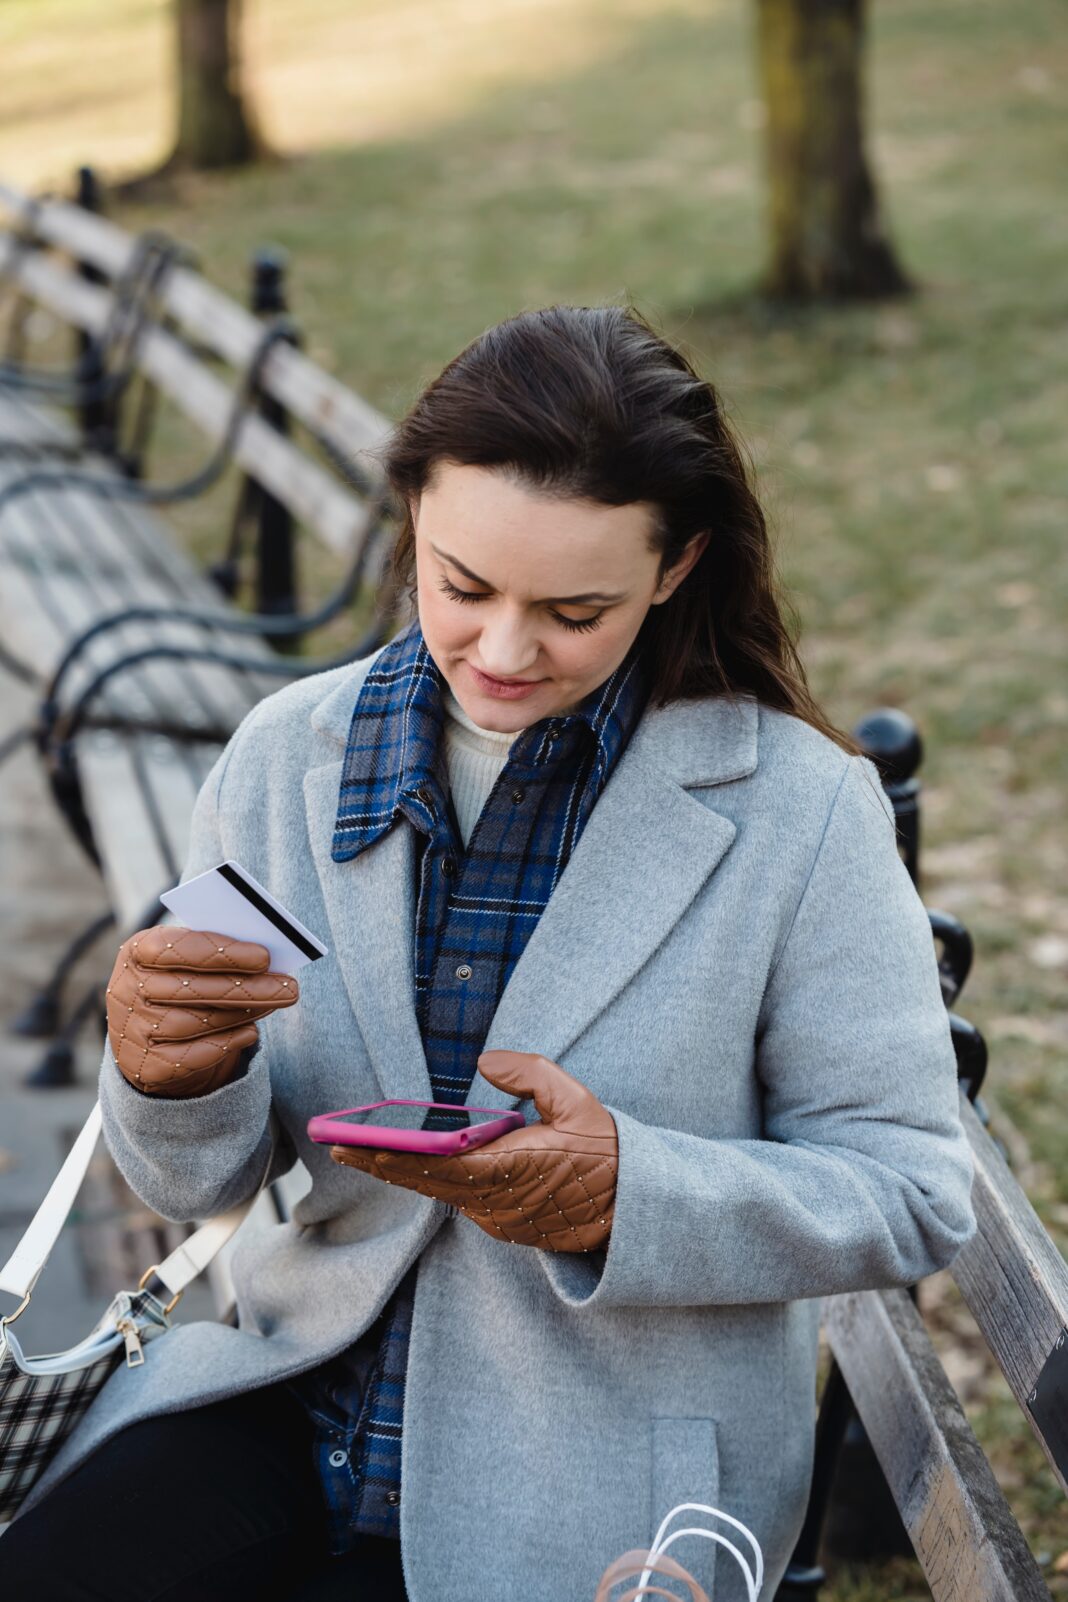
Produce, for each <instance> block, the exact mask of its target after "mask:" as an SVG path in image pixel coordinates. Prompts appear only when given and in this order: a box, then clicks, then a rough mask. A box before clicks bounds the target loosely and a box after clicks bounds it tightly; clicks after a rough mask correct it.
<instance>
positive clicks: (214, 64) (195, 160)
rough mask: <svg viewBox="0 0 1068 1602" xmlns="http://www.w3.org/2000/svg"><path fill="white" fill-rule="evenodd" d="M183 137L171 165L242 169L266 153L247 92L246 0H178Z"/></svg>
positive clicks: (177, 23)
mask: <svg viewBox="0 0 1068 1602" xmlns="http://www.w3.org/2000/svg"><path fill="white" fill-rule="evenodd" d="M174 18H175V24H176V33H177V44H178V58H177V68H178V136H177V139H176V141H175V146H174V150H173V151H172V153H171V156H170V159H169V161H168V163H167V165H168V167H172V168H173V167H176V166H177V167H192V168H195V169H197V170H198V171H199V170H206V169H208V168H212V167H239V166H242V165H243V164H245V163H246V162H251V161H255V160H256V158H257V156H259V155H260V154H262V144H261V141H260V138H259V135H258V133H257V130H256V126H255V120H254V118H253V116H252V114H251V112H250V111H249V109H248V108H247V107H246V105H245V102H244V98H243V95H242V90H241V70H240V62H241V52H240V36H241V0H174Z"/></svg>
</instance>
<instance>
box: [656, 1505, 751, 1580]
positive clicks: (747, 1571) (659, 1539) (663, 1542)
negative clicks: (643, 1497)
mask: <svg viewBox="0 0 1068 1602" xmlns="http://www.w3.org/2000/svg"><path fill="white" fill-rule="evenodd" d="M686 1512H692V1513H707V1514H708V1515H709V1517H711V1518H715V1519H724V1520H725V1521H726V1523H728V1524H731V1525H733V1526H734V1528H735V1529H736V1530H740V1531H741V1533H742V1534H743V1535H744V1536H745V1538H746V1540H747V1541H748V1542H749V1544H750V1545H751V1546H752V1548H753V1551H754V1553H755V1554H756V1574H755V1575H754V1573H753V1570H752V1569H751V1568H750V1567H749V1560H748V1558H746V1557H743V1556H742V1553H741V1552H740V1551H739V1550H738V1548H737V1547H736V1546H735V1544H734V1542H733V1541H729V1540H728V1539H727V1537H726V1536H725V1535H720V1534H719V1533H718V1532H717V1531H715V1530H704V1529H701V1528H700V1527H699V1526H694V1527H692V1528H690V1529H685V1530H675V1531H674V1532H673V1533H672V1534H671V1535H669V1536H667V1537H666V1538H665V1531H666V1530H667V1527H668V1525H669V1524H670V1523H671V1521H672V1519H673V1518H674V1517H675V1514H676V1513H686ZM683 1535H701V1536H703V1537H704V1539H705V1540H706V1541H716V1542H717V1543H718V1544H719V1545H720V1546H725V1547H726V1548H727V1551H728V1552H730V1553H731V1554H732V1555H733V1556H734V1557H736V1558H737V1559H738V1562H739V1563H740V1565H741V1568H742V1573H743V1574H744V1575H745V1585H746V1590H747V1591H748V1592H749V1602H757V1598H758V1597H759V1595H760V1587H761V1586H762V1585H763V1583H764V1554H763V1553H762V1552H761V1550H760V1542H759V1541H758V1540H757V1538H756V1536H755V1535H754V1534H753V1532H752V1530H750V1529H749V1528H748V1526H747V1525H745V1524H743V1523H742V1521H741V1519H736V1518H733V1517H732V1516H731V1514H730V1513H723V1512H721V1510H720V1509H719V1508H718V1507H707V1506H706V1505H705V1503H704V1502H680V1503H679V1505H678V1507H673V1508H672V1509H671V1512H670V1513H668V1514H667V1516H666V1517H665V1518H664V1519H663V1520H662V1521H661V1524H660V1528H659V1529H658V1530H657V1532H656V1538H655V1539H654V1541H653V1544H652V1546H651V1547H650V1548H649V1556H650V1557H651V1558H656V1557H659V1556H660V1554H661V1553H662V1552H666V1551H667V1549H668V1547H669V1546H670V1545H671V1543H672V1541H677V1540H679V1539H680V1537H682V1536H683ZM651 1576H652V1569H651V1568H646V1569H644V1570H643V1571H642V1576H641V1579H640V1580H639V1581H638V1590H637V1595H638V1596H640V1595H641V1593H642V1591H643V1590H644V1589H645V1587H646V1586H647V1585H648V1584H649V1580H650V1578H651Z"/></svg>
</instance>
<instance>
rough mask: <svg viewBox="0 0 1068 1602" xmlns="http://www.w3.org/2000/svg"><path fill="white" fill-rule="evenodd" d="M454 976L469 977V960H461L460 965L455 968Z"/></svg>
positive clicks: (459, 977)
mask: <svg viewBox="0 0 1068 1602" xmlns="http://www.w3.org/2000/svg"><path fill="white" fill-rule="evenodd" d="M456 977H457V979H470V977H471V964H470V963H469V962H461V964H460V966H459V967H458V968H457V970H456Z"/></svg>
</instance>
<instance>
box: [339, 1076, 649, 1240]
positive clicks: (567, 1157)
mask: <svg viewBox="0 0 1068 1602" xmlns="http://www.w3.org/2000/svg"><path fill="white" fill-rule="evenodd" d="M478 1068H479V1072H480V1073H481V1074H482V1077H483V1078H484V1079H488V1080H489V1082H490V1084H491V1085H496V1086H497V1087H498V1088H499V1089H501V1090H507V1091H509V1092H510V1093H511V1094H512V1095H514V1096H533V1098H534V1106H535V1107H536V1109H537V1112H538V1116H539V1118H540V1120H541V1122H540V1123H534V1124H527V1125H526V1126H525V1127H524V1128H523V1129H513V1130H510V1131H509V1132H508V1134H505V1135H500V1136H498V1138H497V1139H496V1140H491V1141H490V1142H489V1143H488V1144H487V1145H485V1146H476V1147H475V1148H474V1150H472V1151H469V1152H463V1153H458V1154H457V1155H456V1156H444V1155H437V1154H433V1155H431V1154H425V1153H421V1152H400V1151H376V1150H374V1149H373V1148H371V1147H367V1146H331V1148H330V1155H331V1157H333V1159H334V1161H335V1162H339V1163H344V1164H346V1165H347V1166H348V1167H350V1168H360V1169H362V1170H363V1172H364V1173H365V1174H374V1175H375V1176H376V1177H377V1178H379V1179H385V1180H387V1181H388V1182H389V1183H390V1184H394V1185H404V1186H406V1187H407V1188H408V1189H409V1190H418V1191H421V1192H422V1193H423V1194H424V1195H425V1196H433V1197H435V1198H436V1199H437V1200H438V1201H443V1202H450V1203H451V1204H452V1205H453V1206H454V1207H457V1208H459V1210H460V1212H461V1213H463V1214H464V1215H465V1216H466V1217H467V1218H470V1219H471V1220H472V1222H474V1223H476V1224H478V1225H479V1227H480V1228H482V1229H484V1230H485V1231H486V1233H487V1235H493V1236H494V1237H495V1238H496V1239H498V1240H506V1241H511V1242H513V1243H514V1244H516V1245H520V1246H540V1247H541V1248H542V1249H543V1250H545V1251H551V1252H591V1251H596V1250H597V1249H598V1248H599V1247H602V1246H604V1245H605V1243H606V1242H607V1240H608V1237H609V1234H610V1232H611V1228H612V1212H613V1209H614V1206H615V1195H616V1173H617V1168H618V1161H619V1146H618V1141H617V1137H616V1125H615V1119H614V1118H613V1117H612V1114H611V1113H610V1112H609V1111H608V1109H607V1107H604V1106H602V1104H601V1103H600V1102H599V1101H598V1100H597V1097H596V1096H595V1095H594V1094H593V1092H592V1091H591V1090H587V1088H586V1086H585V1085H583V1084H581V1083H580V1081H579V1080H577V1079H575V1078H573V1077H572V1075H571V1074H569V1073H568V1072H567V1071H566V1069H564V1068H561V1067H560V1064H559V1063H556V1062H550V1060H549V1059H548V1057H539V1056H537V1055H536V1054H534V1053H532V1052H525V1051H484V1052H483V1053H482V1055H481V1056H480V1057H479V1059H478Z"/></svg>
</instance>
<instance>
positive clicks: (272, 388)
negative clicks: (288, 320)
mask: <svg viewBox="0 0 1068 1602" xmlns="http://www.w3.org/2000/svg"><path fill="white" fill-rule="evenodd" d="M0 203H2V204H3V205H5V206H6V207H7V208H8V210H9V211H10V212H12V213H13V214H14V215H16V216H18V217H19V218H22V219H24V220H27V221H28V220H29V219H30V216H31V205H30V201H29V197H28V196H26V195H24V194H22V193H21V192H20V191H19V190H17V189H15V188H14V187H13V186H12V185H10V184H6V183H0ZM35 226H36V228H37V229H38V231H39V234H40V237H41V238H43V239H46V240H48V241H49V242H50V243H52V244H54V245H59V246H61V247H62V248H64V249H67V250H70V251H71V252H72V253H73V254H74V255H75V256H76V257H77V258H78V259H79V260H81V261H85V262H90V263H92V265H93V266H96V267H99V268H101V269H102V270H103V271H104V272H106V273H107V274H108V276H109V277H110V278H112V279H114V278H116V277H117V276H118V275H119V274H120V273H121V272H122V271H123V269H124V268H125V267H126V265H127V263H128V262H129V260H130V256H131V254H132V251H133V249H134V243H135V242H134V240H133V238H132V237H131V236H130V235H129V234H127V233H125V232H123V230H122V229H121V228H118V227H117V226H116V225H115V224H114V223H112V222H109V221H108V220H107V218H106V217H101V216H99V215H95V214H94V213H92V212H88V211H85V210H84V209H83V208H82V207H80V206H75V205H73V204H71V203H70V202H69V201H60V200H50V201H46V202H45V203H44V204H43V205H41V206H40V208H39V209H38V211H37V213H36V217H35ZM162 298H163V302H164V304H165V305H166V308H167V310H168V311H169V312H170V313H171V315H172V316H173V317H174V318H175V319H176V320H177V321H178V322H179V323H180V324H181V326H182V327H183V328H185V329H186V330H187V331H188V332H189V333H191V334H193V335H194V336H195V337H196V339H197V340H198V341H199V342H201V343H202V344H205V345H207V346H209V347H210V348H211V349H212V350H214V351H215V352H217V354H218V355H220V356H222V357H224V358H225V359H226V360H227V361H228V362H229V363H230V364H231V365H232V366H234V367H237V368H243V367H244V366H245V365H246V364H247V362H248V360H249V357H250V356H251V354H252V352H253V350H254V349H255V346H256V341H257V340H258V338H259V336H260V332H261V325H260V324H259V323H258V322H257V321H256V319H255V318H254V317H253V316H252V315H251V313H249V312H247V311H245V309H244V308H243V307H241V306H239V305H237V303H236V302H234V301H232V300H230V299H229V298H228V297H227V296H226V295H224V294H222V293H221V291H219V290H218V289H216V288H215V287H214V285H212V284H209V283H208V282H207V280H206V279H204V278H201V277H200V276H199V275H198V274H196V273H193V272H190V271H189V270H188V269H186V268H176V269H175V270H174V271H173V272H172V273H171V274H170V276H169V278H168V281H167V284H166V286H165V288H164V291H163V296H162ZM263 387H264V389H265V390H266V392H267V393H268V394H270V395H272V396H273V397H274V398H275V399H276V400H278V401H281V402H282V404H283V405H284V406H285V408H286V410H287V411H288V412H290V413H291V415H292V416H293V417H295V418H297V419H299V421H301V422H302V423H305V424H306V425H308V426H309V427H311V428H314V429H316V430H318V431H319V433H321V434H322V435H323V437H324V438H325V439H327V440H329V441H330V443H331V444H332V445H333V446H334V447H335V448H336V449H337V450H340V451H342V452H344V453H345V454H346V455H356V456H359V457H361V465H363V466H364V467H365V469H367V470H368V471H371V472H372V474H373V475H374V476H375V477H377V476H378V475H379V472H380V470H379V469H378V468H377V464H375V463H373V462H370V461H368V460H367V459H366V458H364V457H362V455H361V453H363V452H365V451H366V450H368V449H373V448H374V447H375V446H377V445H379V444H380V443H381V442H382V440H383V439H384V438H385V436H386V435H387V434H388V432H389V427H390V425H389V421H388V419H387V418H385V417H384V416H383V415H382V414H381V413H380V412H378V411H376V410H375V408H374V407H373V406H370V405H369V404H368V403H367V402H366V401H364V400H361V398H360V397H359V396H358V395H356V394H354V393H353V392H352V390H349V389H346V388H345V386H344V385H343V384H340V383H339V382H338V381H337V379H335V378H332V377H331V376H330V374H328V373H325V372H323V371H322V369H321V368H318V367H316V366H315V365H314V363H313V362H310V361H309V360H308V358H307V357H306V356H303V355H302V354H301V353H300V352H299V351H297V350H293V349H291V348H289V347H286V346H281V347H279V348H278V349H276V350H274V351H272V352H271V355H270V356H269V357H268V359H267V361H266V363H265V364H264V370H263Z"/></svg>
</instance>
